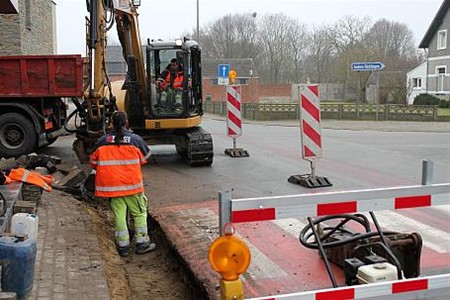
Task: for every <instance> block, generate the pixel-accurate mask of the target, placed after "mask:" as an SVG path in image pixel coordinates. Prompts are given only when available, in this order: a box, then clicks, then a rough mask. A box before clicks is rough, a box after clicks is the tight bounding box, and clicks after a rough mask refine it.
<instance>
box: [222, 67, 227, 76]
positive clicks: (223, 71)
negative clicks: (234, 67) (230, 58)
mask: <svg viewBox="0 0 450 300" xmlns="http://www.w3.org/2000/svg"><path fill="white" fill-rule="evenodd" d="M227 69H228V68H227V67H225V66H223V67H222V77H225V76H226V74H227Z"/></svg>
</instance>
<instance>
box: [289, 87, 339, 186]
mask: <svg viewBox="0 0 450 300" xmlns="http://www.w3.org/2000/svg"><path fill="white" fill-rule="evenodd" d="M299 89H300V131H301V134H300V136H301V142H302V158H303V159H304V160H307V161H309V163H310V167H311V173H310V174H303V175H292V176H291V177H289V179H288V181H289V182H291V183H295V184H300V185H302V186H305V187H308V188H318V187H326V186H332V183H331V182H330V181H329V180H328V178H326V177H321V176H316V171H315V169H316V166H315V161H316V159H317V158H320V157H322V130H321V124H320V99H319V86H318V85H317V84H314V85H303V86H301V87H299Z"/></svg>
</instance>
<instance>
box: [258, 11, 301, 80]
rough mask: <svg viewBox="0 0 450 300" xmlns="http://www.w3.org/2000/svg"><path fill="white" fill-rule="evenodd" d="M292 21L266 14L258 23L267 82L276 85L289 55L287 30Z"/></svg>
mask: <svg viewBox="0 0 450 300" xmlns="http://www.w3.org/2000/svg"><path fill="white" fill-rule="evenodd" d="M292 23H293V20H292V19H291V18H289V17H287V16H286V15H285V14H282V13H278V14H267V15H265V16H264V17H263V18H262V22H260V24H261V26H260V30H259V36H260V39H261V41H262V48H263V54H264V67H265V69H266V70H267V71H268V73H269V81H270V82H272V83H278V82H279V81H280V77H281V76H280V75H281V72H282V70H283V71H284V69H285V63H286V60H287V58H288V57H289V56H288V53H289V47H290V40H289V34H288V32H289V30H287V28H290V27H291V26H292Z"/></svg>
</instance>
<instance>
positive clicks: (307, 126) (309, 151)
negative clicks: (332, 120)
mask: <svg viewBox="0 0 450 300" xmlns="http://www.w3.org/2000/svg"><path fill="white" fill-rule="evenodd" d="M300 129H301V140H302V157H303V159H306V160H308V159H313V158H320V157H321V156H322V133H321V124H320V100H319V86H318V85H317V84H315V85H307V86H305V87H304V88H303V89H302V90H301V97H300Z"/></svg>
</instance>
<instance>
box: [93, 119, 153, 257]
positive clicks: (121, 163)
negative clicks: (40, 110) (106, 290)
mask: <svg viewBox="0 0 450 300" xmlns="http://www.w3.org/2000/svg"><path fill="white" fill-rule="evenodd" d="M112 124H113V127H114V129H113V130H112V131H111V132H110V133H108V134H106V135H104V136H102V137H101V138H100V139H99V140H98V141H97V143H96V145H95V147H94V149H95V150H94V152H93V153H92V155H91V159H90V165H91V166H92V167H93V168H94V169H95V170H96V177H95V196H97V197H101V198H110V199H111V209H112V211H113V213H114V220H115V237H116V238H115V239H116V246H117V250H118V252H119V255H120V256H128V255H129V249H130V237H129V233H128V227H127V209H128V210H129V211H130V214H131V216H132V217H133V220H134V227H135V234H136V249H135V253H136V254H143V253H147V252H150V251H152V250H154V249H155V247H156V245H155V244H154V243H151V242H150V238H149V236H148V232H147V198H146V197H145V194H144V184H143V181H142V171H141V165H143V164H145V163H146V162H147V159H148V158H149V157H150V149H149V147H148V146H147V144H146V143H145V142H144V140H143V139H142V138H141V137H140V136H138V135H136V134H134V133H132V132H130V131H129V130H128V129H127V128H128V118H127V115H126V113H125V112H123V111H116V112H115V113H114V114H113V116H112Z"/></svg>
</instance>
